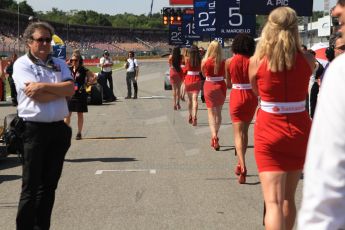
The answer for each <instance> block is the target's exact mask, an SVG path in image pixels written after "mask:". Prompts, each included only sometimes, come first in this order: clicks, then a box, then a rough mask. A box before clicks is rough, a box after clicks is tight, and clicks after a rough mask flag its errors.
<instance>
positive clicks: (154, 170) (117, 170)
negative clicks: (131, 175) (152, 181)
mask: <svg viewBox="0 0 345 230" xmlns="http://www.w3.org/2000/svg"><path fill="white" fill-rule="evenodd" d="M103 172H118V173H124V172H149V173H150V174H156V173H157V170H156V169H104V170H96V172H95V175H101V174H103Z"/></svg>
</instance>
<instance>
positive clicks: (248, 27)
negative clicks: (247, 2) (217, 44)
mask: <svg viewBox="0 0 345 230" xmlns="http://www.w3.org/2000/svg"><path fill="white" fill-rule="evenodd" d="M241 1H243V0H241ZM255 1H257V0H255ZM255 1H251V2H255ZM216 22H217V23H216V35H217V36H218V37H222V38H233V37H235V36H236V35H237V34H239V33H248V34H251V35H252V36H255V27H256V19H255V15H242V14H241V13H240V1H239V0H217V4H216Z"/></svg>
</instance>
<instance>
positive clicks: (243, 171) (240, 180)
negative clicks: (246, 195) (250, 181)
mask: <svg viewBox="0 0 345 230" xmlns="http://www.w3.org/2000/svg"><path fill="white" fill-rule="evenodd" d="M246 176H247V169H246V168H241V173H240V175H239V177H238V183H240V184H244V183H246Z"/></svg>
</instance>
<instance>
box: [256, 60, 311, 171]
mask: <svg viewBox="0 0 345 230" xmlns="http://www.w3.org/2000/svg"><path fill="white" fill-rule="evenodd" d="M311 74H312V71H311V69H310V66H309V64H308V62H307V60H306V59H305V57H304V55H303V54H302V53H298V54H297V55H296V62H295V65H294V67H293V68H292V69H291V70H288V71H284V72H275V73H274V72H271V71H270V70H268V62H267V59H264V60H263V63H262V64H261V66H260V67H259V69H258V72H257V75H256V80H257V85H258V91H259V95H260V97H261V100H262V101H266V102H298V101H303V100H305V99H306V95H307V92H308V83H309V78H310V76H311ZM310 126H311V120H310V118H309V115H308V112H307V111H303V112H296V113H269V112H266V111H263V110H262V109H259V110H258V112H257V117H256V122H255V127H254V143H255V160H256V163H257V166H258V170H259V172H264V171H295V170H301V169H303V165H304V160H305V155H306V150H307V142H308V137H309V132H310Z"/></svg>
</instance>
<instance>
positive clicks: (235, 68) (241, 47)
mask: <svg viewBox="0 0 345 230" xmlns="http://www.w3.org/2000/svg"><path fill="white" fill-rule="evenodd" d="M254 51H255V41H254V39H253V38H252V37H251V36H250V35H248V34H238V35H236V37H235V38H234V41H233V43H232V52H233V54H234V55H233V56H232V57H231V58H229V59H228V60H227V61H226V63H225V69H226V82H227V87H228V88H229V89H230V88H232V90H231V91H230V98H231V100H229V113H230V118H231V121H232V127H233V131H234V142H235V149H236V152H237V157H238V164H237V166H236V168H235V174H236V175H238V176H239V177H238V182H239V183H240V184H243V183H245V182H246V175H247V168H246V161H245V154H246V150H247V146H248V128H249V125H250V122H251V121H252V119H253V116H254V113H255V110H256V107H257V105H258V99H257V96H256V95H255V94H254V93H253V91H252V86H251V84H250V82H249V76H248V67H249V58H250V57H251V56H252V55H253V54H254Z"/></svg>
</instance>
